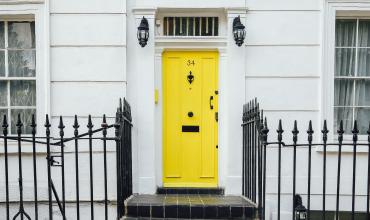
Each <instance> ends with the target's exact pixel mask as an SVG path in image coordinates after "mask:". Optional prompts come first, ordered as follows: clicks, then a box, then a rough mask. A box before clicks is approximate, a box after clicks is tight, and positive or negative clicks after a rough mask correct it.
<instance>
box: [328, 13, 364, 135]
mask: <svg viewBox="0 0 370 220" xmlns="http://www.w3.org/2000/svg"><path fill="white" fill-rule="evenodd" d="M335 39H336V40H335V41H336V42H335V76H334V78H335V79H334V80H335V86H334V90H335V95H334V122H335V124H334V125H335V128H338V127H339V123H340V120H343V125H344V129H345V132H346V133H348V134H350V133H351V129H352V126H353V122H354V120H357V122H358V125H359V130H360V132H361V134H366V131H367V130H368V129H369V124H368V123H369V121H370V19H361V18H356V19H337V21H336V37H335Z"/></svg>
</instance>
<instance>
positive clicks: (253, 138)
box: [251, 101, 256, 203]
mask: <svg viewBox="0 0 370 220" xmlns="http://www.w3.org/2000/svg"><path fill="white" fill-rule="evenodd" d="M251 116H252V118H251V150H252V154H251V156H252V184H251V187H252V201H253V202H254V203H255V202H256V199H255V197H256V196H255V194H256V190H255V183H256V172H255V171H256V157H255V153H256V145H255V135H254V133H255V130H254V126H255V124H254V123H255V120H254V119H255V104H254V101H252V115H251Z"/></svg>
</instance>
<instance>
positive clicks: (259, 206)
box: [256, 101, 262, 217]
mask: <svg viewBox="0 0 370 220" xmlns="http://www.w3.org/2000/svg"><path fill="white" fill-rule="evenodd" d="M256 102H257V101H256ZM256 122H257V125H256V129H257V131H256V132H257V149H258V172H257V173H258V184H257V185H258V216H259V217H260V216H262V146H261V124H260V123H261V115H260V109H259V104H258V103H257V119H256Z"/></svg>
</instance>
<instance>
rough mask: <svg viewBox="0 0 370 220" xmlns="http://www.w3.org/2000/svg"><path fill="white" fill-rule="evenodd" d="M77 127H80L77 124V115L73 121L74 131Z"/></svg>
mask: <svg viewBox="0 0 370 220" xmlns="http://www.w3.org/2000/svg"><path fill="white" fill-rule="evenodd" d="M79 127H80V125H79V124H78V119H77V115H75V120H74V123H73V128H74V129H77V128H79Z"/></svg>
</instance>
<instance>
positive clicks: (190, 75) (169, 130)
mask: <svg viewBox="0 0 370 220" xmlns="http://www.w3.org/2000/svg"><path fill="white" fill-rule="evenodd" d="M217 76H218V53H217V52H177V51H176V52H170V51H169V52H164V54H163V94H164V106H163V113H164V115H163V145H164V146H163V147H164V149H163V164H164V172H163V173H164V175H163V182H164V186H165V187H215V186H217V157H218V155H217V144H218V143H217V139H218V137H217V121H216V113H217V111H218V95H217V94H218V93H217V92H216V91H217V89H218V88H217V85H218V81H217Z"/></svg>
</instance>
